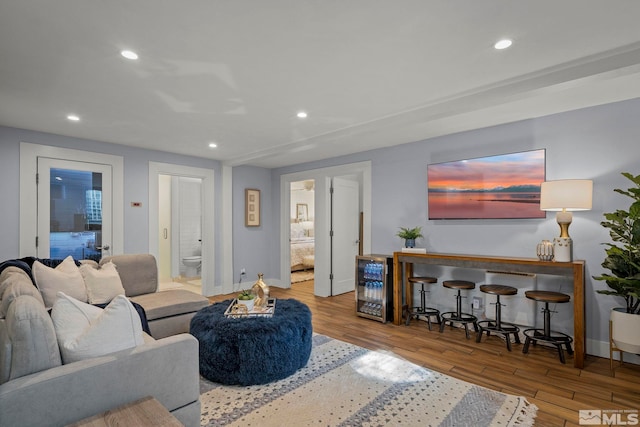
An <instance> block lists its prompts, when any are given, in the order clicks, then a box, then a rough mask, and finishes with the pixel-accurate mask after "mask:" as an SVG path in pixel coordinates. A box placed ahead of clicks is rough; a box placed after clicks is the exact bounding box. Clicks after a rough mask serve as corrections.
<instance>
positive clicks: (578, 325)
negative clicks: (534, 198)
mask: <svg viewBox="0 0 640 427" xmlns="http://www.w3.org/2000/svg"><path fill="white" fill-rule="evenodd" d="M414 264H431V265H442V266H450V267H461V268H470V269H478V270H502V271H513V272H517V273H536V274H547V275H551V276H564V277H569V278H572V279H573V335H574V336H573V340H574V357H573V365H574V366H575V367H576V368H580V369H582V368H583V367H584V358H585V355H586V352H585V338H586V331H585V314H584V307H585V301H584V261H582V260H576V261H572V262H554V261H539V260H538V259H537V258H511V257H496V256H482V255H458V254H441V253H426V254H419V253H418V254H417V253H410V252H394V253H393V269H394V277H393V305H394V307H393V323H394V324H396V325H399V324H400V323H401V322H402V304H403V293H404V294H405V295H404V303H405V304H407V305H408V306H411V304H412V301H411V300H412V295H411V294H410V292H408V289H409V287H408V286H406V283H405V282H406V280H407V278H408V277H409V276H411V275H412V274H413V265H414Z"/></svg>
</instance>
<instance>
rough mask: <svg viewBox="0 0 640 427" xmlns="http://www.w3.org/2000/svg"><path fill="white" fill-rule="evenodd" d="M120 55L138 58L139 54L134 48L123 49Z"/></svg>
mask: <svg viewBox="0 0 640 427" xmlns="http://www.w3.org/2000/svg"><path fill="white" fill-rule="evenodd" d="M120 55H122V56H124V57H125V58H127V59H138V54H137V53H135V52H134V51H132V50H123V51H122V52H120Z"/></svg>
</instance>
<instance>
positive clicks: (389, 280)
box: [356, 255, 393, 323]
mask: <svg viewBox="0 0 640 427" xmlns="http://www.w3.org/2000/svg"><path fill="white" fill-rule="evenodd" d="M356 314H357V315H358V316H360V317H366V318H367V319H373V320H377V321H379V322H383V323H385V322H387V321H390V320H393V256H391V255H361V256H356Z"/></svg>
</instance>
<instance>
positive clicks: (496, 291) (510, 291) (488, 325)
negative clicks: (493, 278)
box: [476, 285, 520, 351]
mask: <svg viewBox="0 0 640 427" xmlns="http://www.w3.org/2000/svg"><path fill="white" fill-rule="evenodd" d="M480 291H481V292H484V293H486V294H492V295H495V296H496V302H495V304H496V317H495V320H482V321H480V322H478V328H480V330H479V331H478V334H477V336H476V342H480V340H481V339H482V334H483V333H484V332H486V333H487V336H489V335H491V332H494V333H496V334H501V335H502V336H503V337H504V339H505V341H506V342H507V350H509V351H511V337H510V335H511V334H513V336H514V337H515V341H516V342H517V343H518V344H520V337H519V335H518V333H519V332H520V328H518V327H517V326H516V325H513V324H511V323H505V322H503V321H502V306H503V305H504V304H502V303H500V295H516V294H517V293H518V289H516V288H514V287H513V286H506V285H480Z"/></svg>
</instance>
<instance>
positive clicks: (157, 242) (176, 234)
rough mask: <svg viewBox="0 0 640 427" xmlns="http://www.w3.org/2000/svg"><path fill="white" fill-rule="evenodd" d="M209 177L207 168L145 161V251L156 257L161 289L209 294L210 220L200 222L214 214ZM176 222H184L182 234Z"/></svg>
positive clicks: (211, 264)
mask: <svg viewBox="0 0 640 427" xmlns="http://www.w3.org/2000/svg"><path fill="white" fill-rule="evenodd" d="M213 179H214V171H213V170H210V169H202V168H193V167H189V166H181V165H174V164H165V163H155V162H150V163H149V252H150V253H152V254H153V255H154V256H155V257H156V259H157V260H158V273H159V276H160V278H161V281H162V282H163V286H164V288H170V287H179V285H180V286H181V287H185V288H189V289H188V290H194V291H196V292H199V293H201V294H202V295H205V296H210V295H214V294H215V291H214V267H215V263H214V259H215V258H214V223H213V221H212V220H208V221H207V220H205V219H206V218H214V216H215V215H214V206H213V200H214V183H213ZM163 187H164V188H163ZM185 195H187V197H185ZM180 223H184V224H186V226H185V227H186V229H187V232H186V233H184V232H181V231H180V228H181V227H180ZM198 246H199V247H200V251H199V252H200V255H197V252H198ZM198 257H199V259H198ZM186 258H190V260H188V261H187V260H186ZM185 261H187V262H188V263H189V264H191V265H187V262H185ZM189 268H190V270H188V269H189ZM194 272H195V274H194ZM198 276H199V278H198ZM176 278H180V279H181V280H179V281H176V280H175V279H176ZM182 279H184V280H182ZM190 282H194V283H190ZM198 285H200V287H199V288H191V286H196V287H197V286H198Z"/></svg>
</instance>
